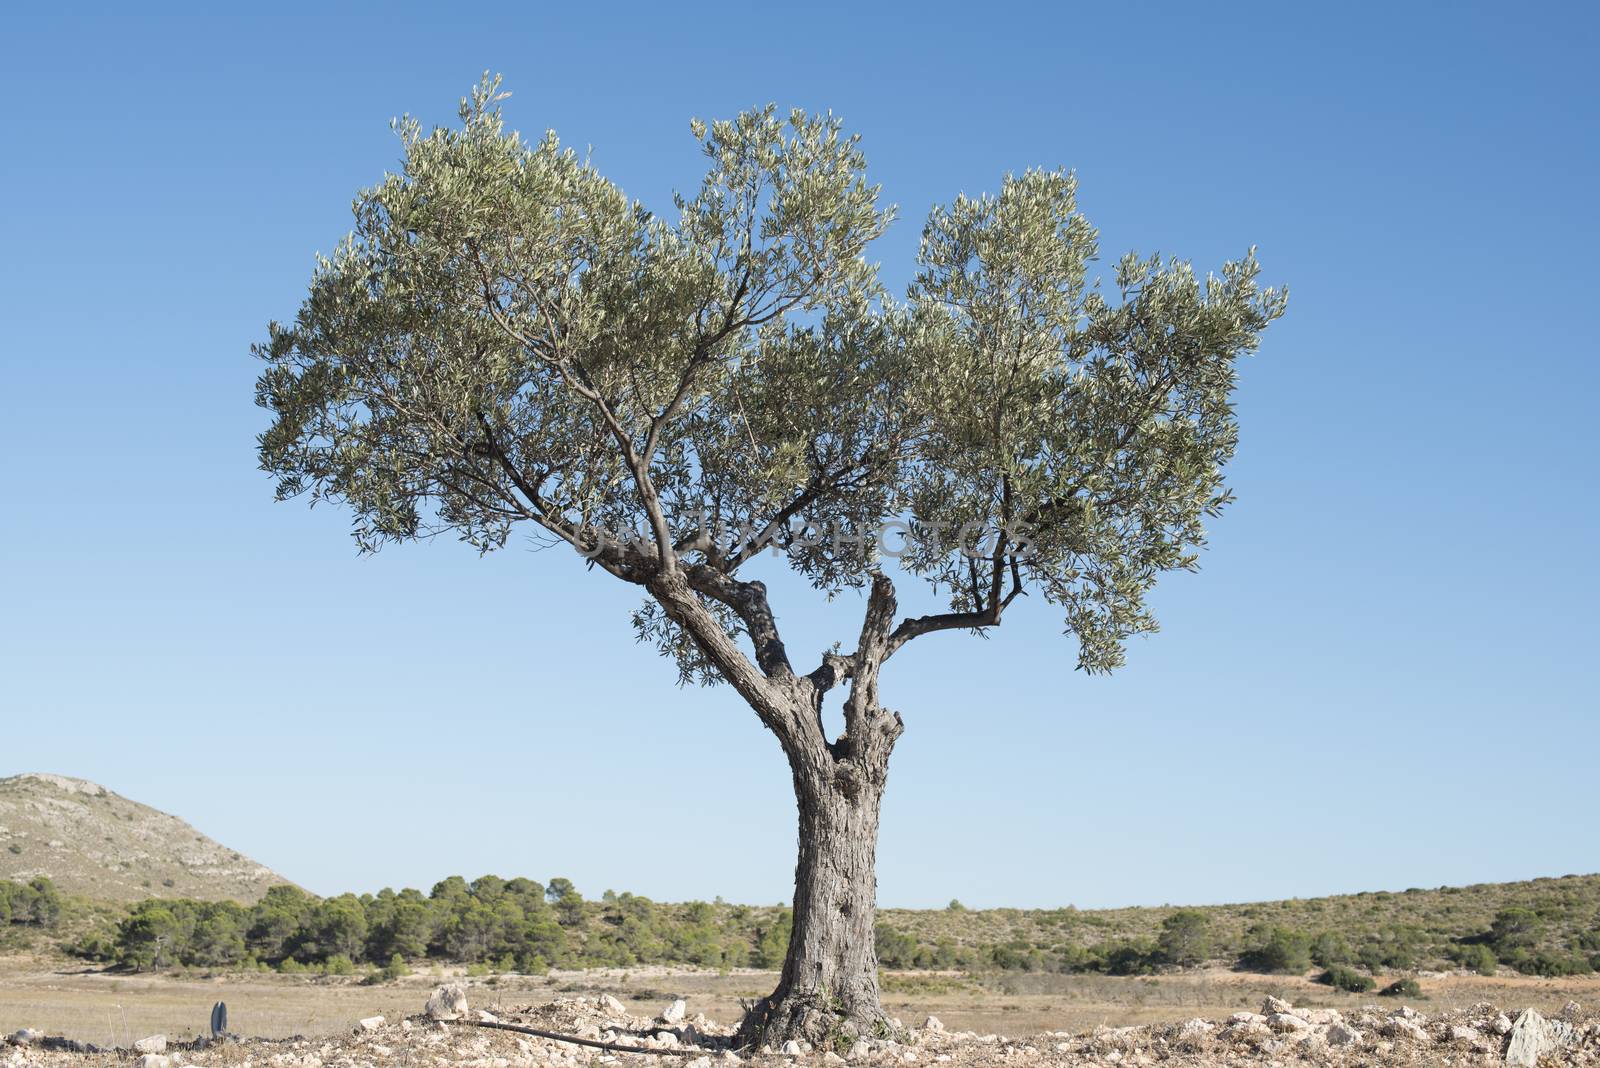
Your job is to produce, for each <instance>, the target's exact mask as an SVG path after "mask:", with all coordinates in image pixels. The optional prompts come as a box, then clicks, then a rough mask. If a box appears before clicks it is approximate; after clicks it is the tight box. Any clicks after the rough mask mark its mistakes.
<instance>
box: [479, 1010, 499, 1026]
mask: <svg viewBox="0 0 1600 1068" xmlns="http://www.w3.org/2000/svg"><path fill="white" fill-rule="evenodd" d="M478 1022H479V1023H499V1022H500V1017H498V1016H496V1015H495V1014H494V1013H492V1012H486V1011H484V1010H483V1009H479V1010H478Z"/></svg>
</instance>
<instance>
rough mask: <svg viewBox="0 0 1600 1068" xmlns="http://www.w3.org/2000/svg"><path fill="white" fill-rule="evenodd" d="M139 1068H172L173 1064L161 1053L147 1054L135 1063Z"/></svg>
mask: <svg viewBox="0 0 1600 1068" xmlns="http://www.w3.org/2000/svg"><path fill="white" fill-rule="evenodd" d="M134 1063H135V1064H137V1065H138V1066H139V1068H170V1066H171V1064H172V1062H171V1061H170V1060H168V1059H167V1058H166V1057H163V1056H162V1055H161V1054H159V1053H146V1054H145V1055H144V1056H142V1057H140V1058H139V1059H138V1060H137V1061H135V1062H134Z"/></svg>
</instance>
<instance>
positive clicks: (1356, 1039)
mask: <svg viewBox="0 0 1600 1068" xmlns="http://www.w3.org/2000/svg"><path fill="white" fill-rule="evenodd" d="M1323 1037H1325V1038H1326V1039H1327V1040H1328V1045H1330V1046H1355V1045H1359V1044H1360V1042H1361V1032H1360V1031H1357V1030H1356V1029H1355V1028H1354V1027H1351V1026H1350V1025H1349V1024H1347V1023H1335V1024H1331V1025H1329V1027H1328V1033H1327V1034H1326V1035H1324V1036H1323Z"/></svg>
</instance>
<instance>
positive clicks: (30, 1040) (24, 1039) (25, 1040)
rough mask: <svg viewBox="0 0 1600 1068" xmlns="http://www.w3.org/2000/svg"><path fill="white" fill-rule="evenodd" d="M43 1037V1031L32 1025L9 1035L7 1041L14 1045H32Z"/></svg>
mask: <svg viewBox="0 0 1600 1068" xmlns="http://www.w3.org/2000/svg"><path fill="white" fill-rule="evenodd" d="M43 1037H44V1032H43V1031H35V1030H34V1029H33V1028H31V1027H24V1028H21V1029H20V1030H17V1031H13V1032H12V1033H11V1034H9V1035H7V1036H6V1041H7V1042H9V1043H11V1044H12V1045H13V1046H31V1045H33V1044H34V1043H35V1042H37V1041H39V1040H40V1039H41V1038H43Z"/></svg>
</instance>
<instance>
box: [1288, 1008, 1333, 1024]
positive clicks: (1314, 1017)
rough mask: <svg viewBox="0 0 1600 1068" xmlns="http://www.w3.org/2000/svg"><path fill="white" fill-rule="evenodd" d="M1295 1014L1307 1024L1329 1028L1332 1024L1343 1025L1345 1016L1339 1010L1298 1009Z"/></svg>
mask: <svg viewBox="0 0 1600 1068" xmlns="http://www.w3.org/2000/svg"><path fill="white" fill-rule="evenodd" d="M1294 1014H1295V1015H1296V1016H1298V1017H1300V1018H1301V1019H1302V1020H1305V1021H1306V1022H1307V1023H1314V1024H1316V1025H1317V1026H1318V1027H1327V1026H1329V1025H1331V1024H1336V1023H1341V1022H1343V1020H1344V1016H1343V1014H1341V1013H1340V1012H1339V1010H1338V1009H1296V1010H1294Z"/></svg>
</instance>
